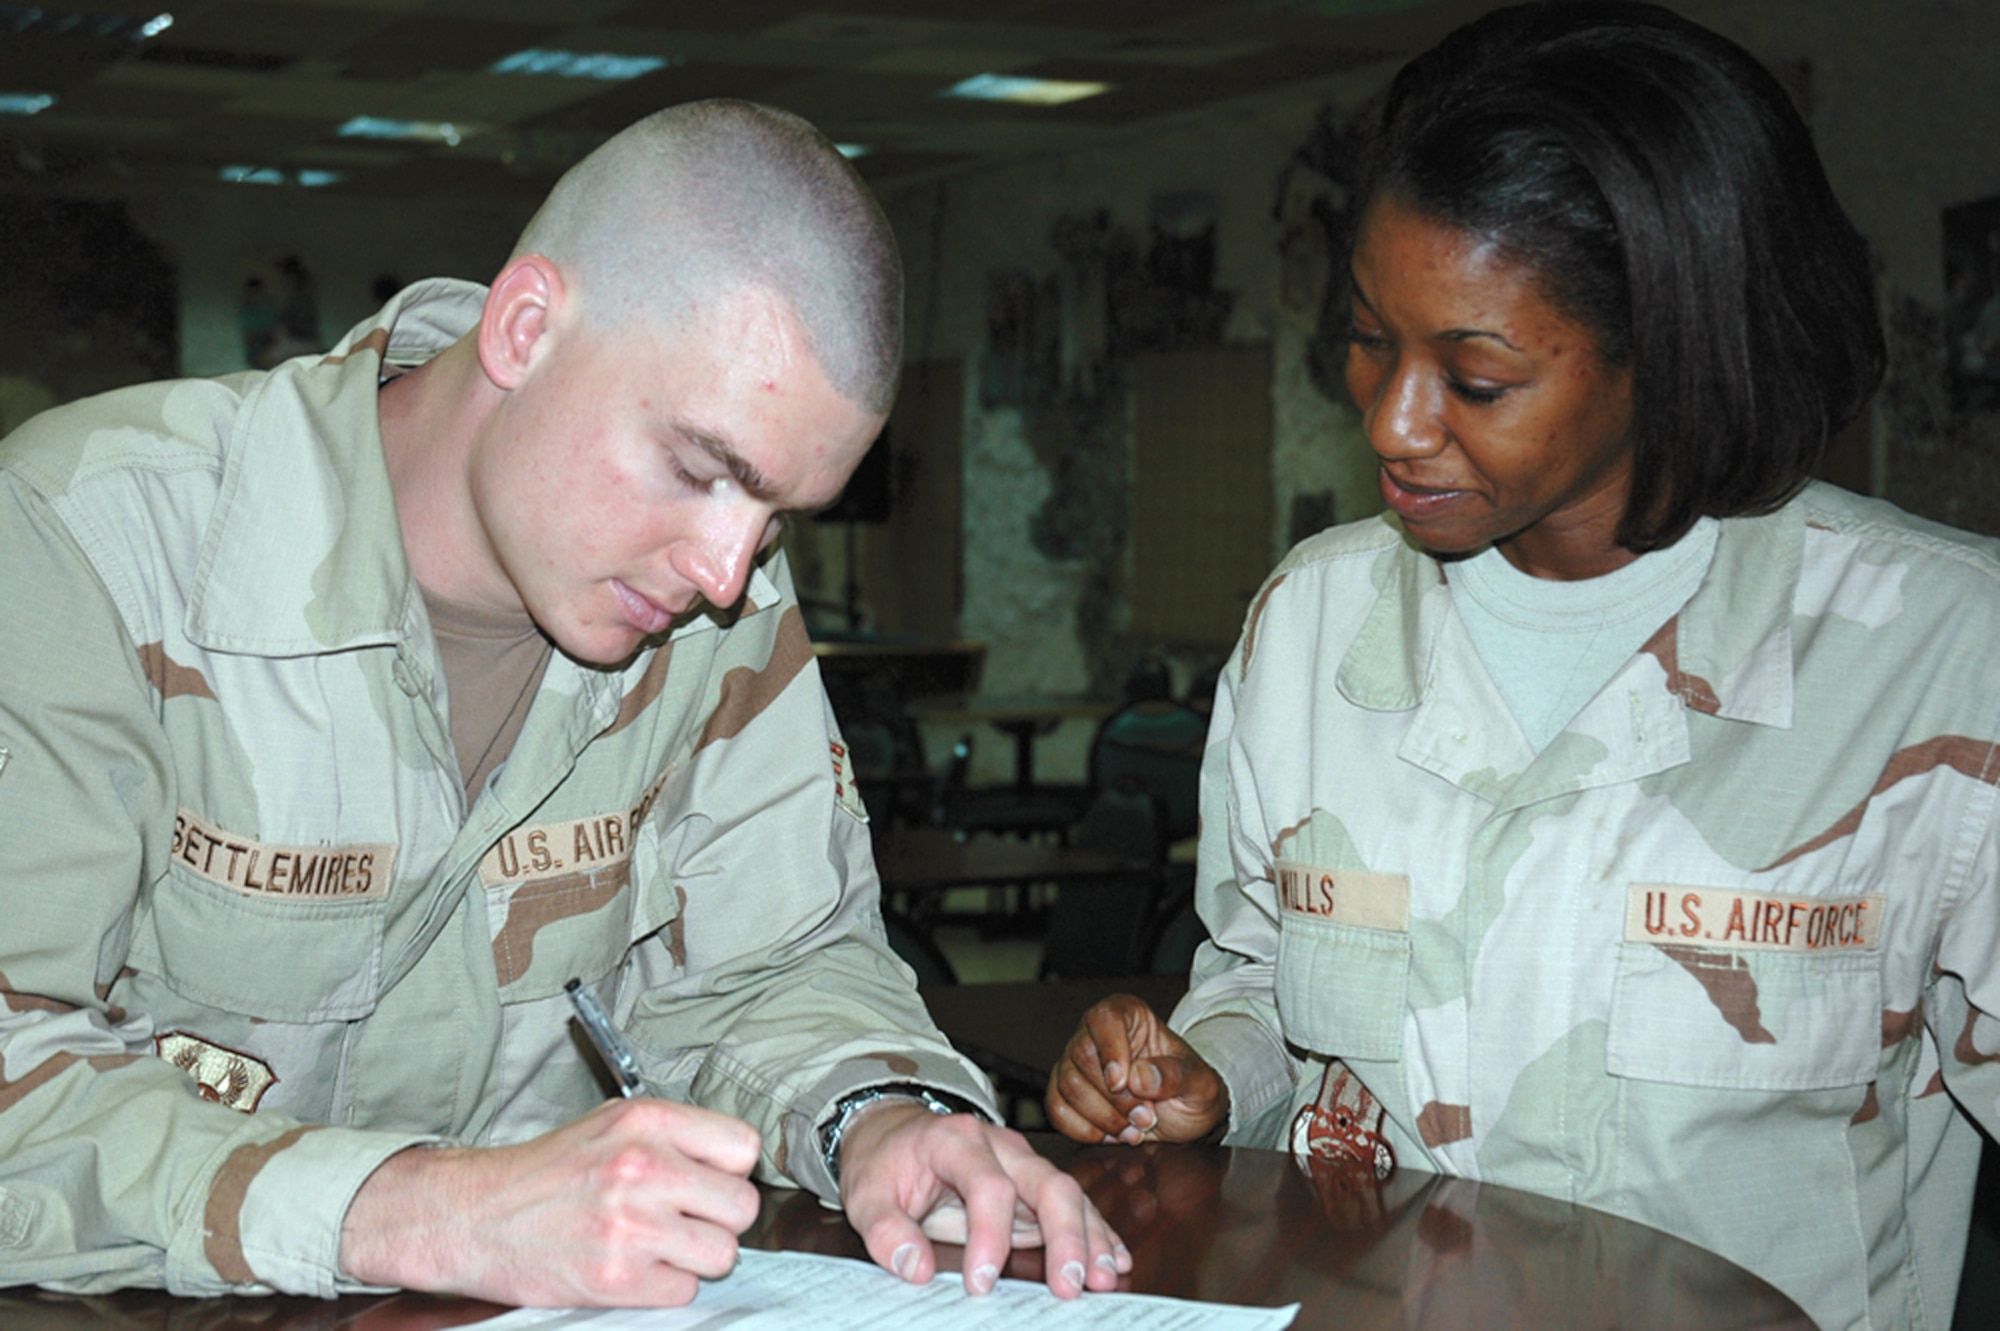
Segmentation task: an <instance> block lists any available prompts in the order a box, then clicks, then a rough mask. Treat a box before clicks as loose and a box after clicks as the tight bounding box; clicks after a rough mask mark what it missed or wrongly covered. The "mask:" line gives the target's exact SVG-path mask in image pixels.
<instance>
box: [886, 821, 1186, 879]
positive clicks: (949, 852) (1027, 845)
mask: <svg viewBox="0 0 2000 1331" xmlns="http://www.w3.org/2000/svg"><path fill="white" fill-rule="evenodd" d="M1147 867H1148V864H1147V861H1145V860H1135V859H1127V858H1124V857H1122V856H1117V855H1100V854H1098V853H1097V852H1095V851H1089V850H1079V849H1077V848H1076V847H1074V846H1065V845H1063V844H1062V843H1060V842H1056V841H1022V840H1019V839H1017V838H1014V837H1004V836H998V835H995V834H993V833H981V832H975V833H971V834H962V833H957V832H953V831H951V830H949V829H947V828H942V827H899V828H896V829H895V830H894V831H892V832H889V833H888V834H887V835H885V836H882V837H880V838H878V839H877V840H876V843H875V871H876V873H878V874H879V875H880V876H881V879H882V890H883V891H884V892H941V891H945V890H947V889H950V888H954V887H1020V886H1025V885H1029V884H1034V883H1054V884H1057V885H1058V886H1060V885H1062V884H1065V883H1088V882H1091V881H1093V880H1097V879H1116V878H1122V877H1124V876H1126V875H1129V874H1131V873H1133V872H1134V871H1136V870H1143V869H1145V868H1147Z"/></svg>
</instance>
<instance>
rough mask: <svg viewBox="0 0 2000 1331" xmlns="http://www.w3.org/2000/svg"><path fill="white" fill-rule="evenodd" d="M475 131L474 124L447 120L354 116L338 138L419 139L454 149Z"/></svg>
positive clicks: (477, 130) (342, 128)
mask: <svg viewBox="0 0 2000 1331" xmlns="http://www.w3.org/2000/svg"><path fill="white" fill-rule="evenodd" d="M478 132H479V129H478V127H477V126H475V125H454V124H453V123H452V122H451V121H449V120H387V119H384V118H383V117H381V116H356V117H354V119H352V120H350V121H348V122H347V123H346V124H345V125H342V126H341V127H340V135H341V137H342V138H348V139H419V140H422V141H423V142H426V143H446V144H450V145H451V146H452V147H454V148H456V147H457V146H458V144H459V141H460V140H461V139H463V138H465V136H466V135H468V134H477V133H478Z"/></svg>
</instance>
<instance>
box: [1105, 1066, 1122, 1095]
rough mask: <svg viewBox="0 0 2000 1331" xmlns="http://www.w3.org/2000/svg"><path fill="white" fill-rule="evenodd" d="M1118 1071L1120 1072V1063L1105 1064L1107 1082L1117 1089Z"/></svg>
mask: <svg viewBox="0 0 2000 1331" xmlns="http://www.w3.org/2000/svg"><path fill="white" fill-rule="evenodd" d="M1118 1072H1119V1067H1118V1064H1116V1063H1106V1064H1105V1065H1104V1081H1105V1084H1106V1085H1108V1086H1111V1087H1113V1088H1114V1089H1115V1088H1116V1087H1117V1085H1118Z"/></svg>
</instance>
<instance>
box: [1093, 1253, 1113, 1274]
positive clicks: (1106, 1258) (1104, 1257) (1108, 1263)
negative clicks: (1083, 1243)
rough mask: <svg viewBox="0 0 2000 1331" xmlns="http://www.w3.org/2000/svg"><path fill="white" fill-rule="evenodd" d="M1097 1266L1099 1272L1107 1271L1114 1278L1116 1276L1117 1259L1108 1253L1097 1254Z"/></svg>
mask: <svg viewBox="0 0 2000 1331" xmlns="http://www.w3.org/2000/svg"><path fill="white" fill-rule="evenodd" d="M1097 1266H1098V1269H1099V1270H1103V1271H1109V1272H1110V1273H1111V1274H1112V1275H1114V1276H1115V1275H1117V1274H1118V1259H1117V1258H1116V1257H1113V1256H1112V1255H1111V1254H1110V1253H1108V1252H1101V1253H1099V1254H1097Z"/></svg>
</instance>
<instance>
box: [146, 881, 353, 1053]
mask: <svg viewBox="0 0 2000 1331" xmlns="http://www.w3.org/2000/svg"><path fill="white" fill-rule="evenodd" d="M146 902H147V904H146V906H145V908H144V909H143V911H142V914H141V919H140V927H139V929H138V930H137V932H136V934H135V936H134V938H133V947H132V964H133V965H134V966H136V967H137V968H138V969H140V970H142V971H150V972H152V973H154V974H156V975H158V976H159V977H160V978H161V979H162V980H163V981H164V982H165V983H166V985H167V986H168V987H169V988H170V989H172V990H173V991H174V992H175V993H177V994H179V995H181V996H182V997H183V998H186V999H188V1000H190V1001H192V1002H194V1003H198V1004H201V1005H203V1006H206V1007H211V1008H218V1009H221V1010H223V1011H226V1012H234V1013H240V1014H242V1015H245V1016H250V1017H256V1018H260V1019H262V1020H265V1021H284V1022H300V1023H310V1022H321V1021H352V1020H355V1019H356V1018H360V1017H365V1016H367V1015H368V1014H369V1013H370V1012H372V1011H373V1010H374V1008H375V999H376V995H377V993H378V992H379V990H380V988H381V979H382V930H383V922H384V919H385V912H386V910H387V906H388V901H387V898H386V897H384V896H372V897H344V898H343V897H336V898H330V899H325V900H321V899H302V898H299V897H283V898H260V897H256V896H251V895H248V894H246V893H243V892H239V891H236V890H234V889H232V888H228V887H224V886H222V885H221V884H218V883H213V882H210V881H208V880H207V879H205V878H203V877H202V876H201V875H200V874H197V873H195V872H194V871H193V870H192V869H189V868H188V867H186V866H185V865H182V864H180V863H177V862H176V863H173V864H171V865H170V866H169V868H168V870H167V875H166V877H165V878H163V879H161V880H160V882H159V883H158V884H157V885H156V886H155V888H154V889H153V891H152V892H151V894H150V895H149V896H148V897H147V898H146Z"/></svg>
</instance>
